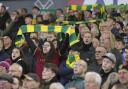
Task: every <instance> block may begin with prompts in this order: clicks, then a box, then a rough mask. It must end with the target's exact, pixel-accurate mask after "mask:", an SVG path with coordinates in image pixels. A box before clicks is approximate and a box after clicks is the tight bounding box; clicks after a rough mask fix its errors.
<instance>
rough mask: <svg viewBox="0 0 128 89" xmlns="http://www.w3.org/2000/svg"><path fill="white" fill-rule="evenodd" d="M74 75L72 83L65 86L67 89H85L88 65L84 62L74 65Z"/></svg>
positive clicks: (80, 61)
mask: <svg viewBox="0 0 128 89" xmlns="http://www.w3.org/2000/svg"><path fill="white" fill-rule="evenodd" d="M73 72H74V75H73V77H72V81H71V82H69V83H67V84H66V85H65V89H68V88H70V87H74V86H75V87H76V88H78V89H84V82H83V80H84V75H85V73H86V72H87V63H86V62H85V61H83V60H79V61H77V62H76V63H75V64H74V67H73Z"/></svg>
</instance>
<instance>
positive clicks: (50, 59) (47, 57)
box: [42, 41, 57, 62]
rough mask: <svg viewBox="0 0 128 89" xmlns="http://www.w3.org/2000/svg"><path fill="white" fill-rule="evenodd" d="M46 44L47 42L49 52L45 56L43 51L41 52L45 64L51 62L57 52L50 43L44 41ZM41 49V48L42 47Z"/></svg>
mask: <svg viewBox="0 0 128 89" xmlns="http://www.w3.org/2000/svg"><path fill="white" fill-rule="evenodd" d="M46 42H48V43H49V44H50V47H51V49H50V50H49V52H48V53H47V54H44V53H43V51H42V53H43V56H44V58H45V59H46V62H51V61H52V58H53V56H54V55H55V54H57V52H56V50H55V47H54V45H53V43H52V42H50V41H45V42H44V43H46ZM44 43H43V45H44ZM42 49H43V47H42Z"/></svg>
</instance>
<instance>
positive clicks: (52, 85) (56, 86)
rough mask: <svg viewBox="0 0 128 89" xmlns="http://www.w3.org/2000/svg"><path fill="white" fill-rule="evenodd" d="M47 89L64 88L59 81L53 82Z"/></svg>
mask: <svg viewBox="0 0 128 89" xmlns="http://www.w3.org/2000/svg"><path fill="white" fill-rule="evenodd" d="M49 89H65V88H64V86H63V85H62V84H61V83H59V82H55V83H52V84H51V85H50V87H49Z"/></svg>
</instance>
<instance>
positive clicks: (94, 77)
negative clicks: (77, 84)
mask: <svg viewBox="0 0 128 89" xmlns="http://www.w3.org/2000/svg"><path fill="white" fill-rule="evenodd" d="M88 81H91V82H94V83H96V84H98V86H99V87H100V86H101V82H102V78H101V76H100V75H99V74H98V73H96V72H87V73H86V74H85V83H86V82H88Z"/></svg>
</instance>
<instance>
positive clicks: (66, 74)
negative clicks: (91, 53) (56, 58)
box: [59, 60, 73, 85]
mask: <svg viewBox="0 0 128 89" xmlns="http://www.w3.org/2000/svg"><path fill="white" fill-rule="evenodd" d="M72 75H73V70H72V69H69V68H67V67H66V62H65V60H64V61H62V62H61V64H60V66H59V77H60V82H61V83H62V84H63V85H65V84H66V83H67V82H69V81H70V80H71V79H72Z"/></svg>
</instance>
